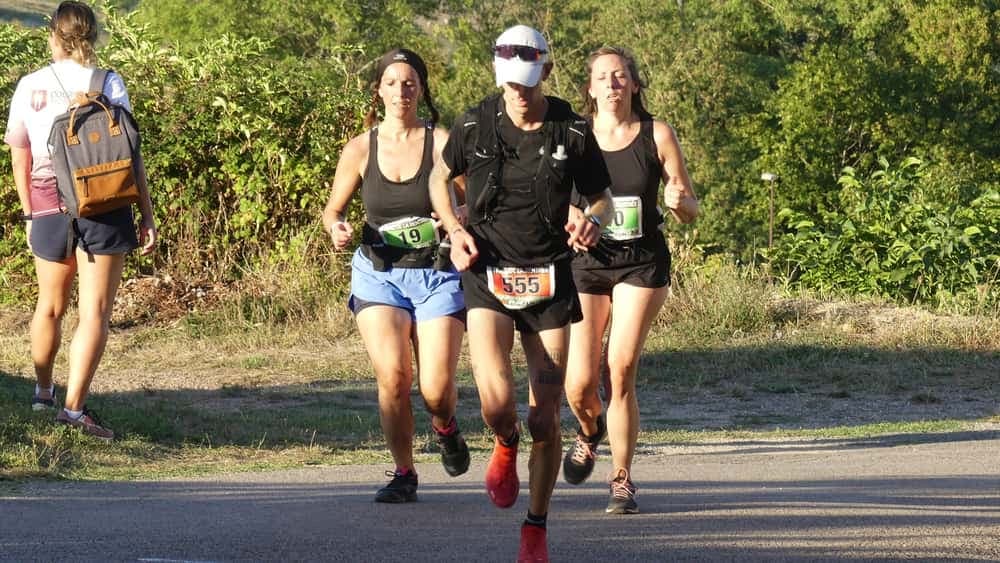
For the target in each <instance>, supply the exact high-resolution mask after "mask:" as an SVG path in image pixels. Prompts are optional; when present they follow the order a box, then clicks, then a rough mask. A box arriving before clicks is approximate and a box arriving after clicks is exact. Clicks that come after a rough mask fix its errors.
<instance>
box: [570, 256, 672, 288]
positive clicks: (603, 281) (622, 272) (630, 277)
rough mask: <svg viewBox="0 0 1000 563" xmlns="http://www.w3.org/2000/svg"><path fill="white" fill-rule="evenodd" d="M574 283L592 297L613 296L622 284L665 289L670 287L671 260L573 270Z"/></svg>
mask: <svg viewBox="0 0 1000 563" xmlns="http://www.w3.org/2000/svg"><path fill="white" fill-rule="evenodd" d="M573 281H574V283H576V289H577V291H579V292H580V293H587V294H590V295H611V292H612V290H613V289H614V287H615V286H616V285H618V284H620V283H627V284H629V285H634V286H636V287H650V288H654V287H663V286H667V285H670V260H669V258H668V259H667V261H666V262H650V263H647V264H636V265H633V266H615V267H610V268H594V269H584V268H573Z"/></svg>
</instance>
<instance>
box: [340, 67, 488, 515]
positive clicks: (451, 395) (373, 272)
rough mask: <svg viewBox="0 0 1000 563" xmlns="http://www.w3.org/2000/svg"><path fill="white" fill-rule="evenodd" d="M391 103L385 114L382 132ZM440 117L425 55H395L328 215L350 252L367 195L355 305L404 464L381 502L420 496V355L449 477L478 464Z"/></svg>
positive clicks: (393, 447)
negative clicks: (441, 195) (463, 391)
mask: <svg viewBox="0 0 1000 563" xmlns="http://www.w3.org/2000/svg"><path fill="white" fill-rule="evenodd" d="M420 100H424V101H425V102H426V103H427V106H428V109H429V110H430V113H431V121H430V122H428V123H425V122H424V121H422V120H421V119H420V118H419V117H418V116H417V106H418V103H419V102H420ZM379 102H381V106H382V108H383V110H384V117H383V119H382V120H381V122H380V123H378V125H377V126H374V127H373V125H375V123H376V119H375V117H376V113H377V109H378V107H379ZM437 118H438V113H437V110H436V109H435V108H434V104H433V102H432V100H431V96H430V89H429V86H428V83H427V69H426V66H425V65H424V62H423V61H422V60H421V59H420V57H419V56H418V55H417V54H416V53H414V52H412V51H409V50H406V49H395V50H393V51H390V52H388V53H386V54H385V55H383V56H382V58H381V59H380V61H379V64H378V66H377V67H376V70H375V76H374V80H373V82H372V110H371V111H370V112H369V115H368V117H367V118H366V120H365V125H366V126H367V127H371V130H370V131H369V132H365V133H362V134H361V135H358V136H356V137H354V138H353V139H351V140H350V141H349V142H348V143H347V144H346V145H345V146H344V149H343V151H342V152H341V155H340V160H339V161H338V162H337V172H336V175H335V176H334V180H333V190H332V193H331V195H330V200H329V201H328V202H327V205H326V209H325V210H324V211H323V224H324V226H325V227H326V229H327V231H328V232H329V233H330V236H331V238H332V239H333V245H334V247H335V248H336V249H337V250H343V249H344V248H346V247H347V245H349V244H350V243H351V240H352V237H353V232H354V229H353V227H352V226H351V224H350V223H348V222H347V221H346V220H345V217H346V215H345V212H346V209H347V207H348V204H349V203H350V200H351V197H352V195H353V194H354V192H355V190H357V189H358V188H359V187H360V188H361V197H362V201H363V203H364V208H365V214H366V220H365V223H364V225H363V227H362V236H361V245H360V247H359V248H358V250H357V251H356V252H355V254H354V257H353V260H352V261H351V297H350V299H349V306H350V308H351V310H352V311H353V312H354V314H355V319H356V321H357V323H358V332H360V333H361V338H362V339H363V340H364V342H365V347H366V348H367V350H368V355H369V357H370V359H371V361H372V366H373V367H374V371H375V378H376V380H377V382H378V400H379V415H380V419H381V425H382V431H383V433H384V434H385V440H386V444H387V446H388V448H389V451H390V452H391V453H392V457H393V461H394V462H395V464H396V467H395V470H394V471H391V472H387V475H388V476H390V477H391V480H390V481H389V483H388V484H387V485H386V486H385V487H382V488H381V489H379V490H378V492H377V493H376V494H375V501H376V502H389V503H400V502H411V501H415V500H417V473H416V469H415V467H414V462H413V434H414V418H413V408H412V405H411V404H410V388H411V387H412V386H413V374H414V370H413V365H412V363H411V358H412V357H414V356H416V358H417V364H418V366H417V373H418V374H419V378H420V392H421V394H422V395H423V399H424V404H425V406H426V408H427V410H428V412H429V413H430V415H431V427H432V429H433V430H434V432H435V434H436V435H437V438H438V442H439V444H440V447H441V461H442V463H443V464H444V467H445V470H446V471H447V472H448V473H449V474H450V475H452V476H455V475H460V474H462V473H464V472H465V471H466V470H467V469H468V467H469V450H468V447H467V446H466V444H465V441H464V439H463V438H462V435H461V433H460V432H459V430H458V424H457V422H456V420H455V407H456V401H457V397H458V394H457V391H456V388H455V370H456V367H457V364H458V353H459V349H460V347H461V344H462V335H463V334H464V332H465V324H464V310H465V305H464V302H463V300H462V290H461V287H460V285H459V279H460V278H459V275H458V274H457V272H455V271H454V269H453V268H450V266H448V267H442V266H441V265H440V264H438V267H437V268H435V267H434V266H435V258H436V257H437V256H438V247H439V244H438V241H439V239H440V234H439V232H438V225H437V221H436V220H435V218H434V217H433V216H432V213H431V210H432V209H431V204H430V197H429V191H428V186H427V180H428V175H429V174H430V170H431V168H432V167H433V164H434V162H435V161H437V160H439V159H440V158H441V148H442V147H443V146H444V144H445V142H446V141H447V139H448V134H447V132H446V131H445V130H444V129H438V128H436V127H435V126H434V122H436V121H437Z"/></svg>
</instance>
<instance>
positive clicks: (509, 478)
mask: <svg viewBox="0 0 1000 563" xmlns="http://www.w3.org/2000/svg"><path fill="white" fill-rule="evenodd" d="M517 442H518V440H517V439H515V440H514V443H513V444H512V445H510V446H505V445H503V442H501V441H500V438H494V445H493V455H491V456H490V464H489V465H488V466H487V467H486V494H488V495H489V496H490V500H491V501H493V504H495V505H497V506H499V507H500V508H510V507H511V506H513V505H514V501H516V500H517V493H518V491H519V489H520V488H521V481H519V480H518V478H517Z"/></svg>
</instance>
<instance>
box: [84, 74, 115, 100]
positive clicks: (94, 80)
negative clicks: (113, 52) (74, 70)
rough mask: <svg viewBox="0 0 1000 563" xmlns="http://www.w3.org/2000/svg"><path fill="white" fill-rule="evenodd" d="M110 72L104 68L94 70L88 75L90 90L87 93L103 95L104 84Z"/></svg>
mask: <svg viewBox="0 0 1000 563" xmlns="http://www.w3.org/2000/svg"><path fill="white" fill-rule="evenodd" d="M109 74H111V71H110V70H108V69H106V68H95V69H94V73H93V74H92V75H90V88H89V89H88V90H87V93H88V94H89V93H91V92H97V93H98V94H104V84H105V83H106V82H107V81H108V75H109Z"/></svg>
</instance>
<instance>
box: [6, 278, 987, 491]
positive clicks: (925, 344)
mask: <svg viewBox="0 0 1000 563" xmlns="http://www.w3.org/2000/svg"><path fill="white" fill-rule="evenodd" d="M343 276H344V272H343V271H342V270H335V271H332V272H323V273H319V274H317V273H308V272H307V273H304V274H302V275H299V276H297V277H296V276H295V275H294V273H293V272H290V271H288V270H284V269H275V270H273V271H271V272H269V273H265V274H261V275H257V276H254V277H253V278H252V279H253V281H252V283H251V282H245V284H244V285H243V286H241V287H239V288H236V287H230V288H227V287H224V286H215V285H211V284H197V283H187V284H182V283H180V282H177V281H176V280H171V279H167V278H164V279H160V280H158V281H157V280H153V279H145V280H140V281H137V282H132V283H130V284H128V285H127V286H126V287H125V288H123V290H122V293H121V295H120V300H119V302H118V303H117V309H116V311H115V327H114V328H113V331H112V335H111V338H110V339H109V343H108V349H107V353H106V356H105V360H104V361H103V362H102V364H101V368H100V371H99V373H98V376H97V378H96V379H95V382H94V386H93V391H94V392H95V397H94V404H95V405H97V406H98V407H100V409H101V412H102V414H104V415H105V417H106V418H107V419H108V420H109V423H110V424H111V425H112V427H114V428H116V429H117V430H119V431H120V433H121V434H122V436H123V439H122V440H120V441H118V442H116V443H115V445H114V446H112V447H111V448H107V447H104V446H100V445H94V444H89V443H88V442H87V441H86V440H81V439H80V438H79V437H78V436H76V437H74V436H73V435H71V434H72V433H69V434H67V433H65V432H62V431H55V430H53V429H52V427H51V425H50V424H49V423H48V420H47V419H46V418H44V417H43V418H39V417H37V416H34V415H32V414H31V413H30V411H28V409H27V407H26V404H25V402H24V399H25V398H26V397H27V396H28V395H29V394H30V388H31V387H30V385H31V378H30V375H29V374H30V371H31V370H30V362H29V357H28V353H27V350H28V345H29V343H28V324H29V317H30V312H29V311H28V310H26V309H19V310H11V309H8V310H5V311H0V366H3V367H2V368H0V369H2V373H0V408H3V409H4V410H5V412H9V413H13V416H12V418H11V419H10V421H8V422H3V423H0V465H4V464H6V466H7V467H5V468H4V469H3V470H2V471H0V475H4V474H5V475H7V476H8V477H12V476H18V475H21V476H24V475H41V476H46V475H61V476H68V477H89V478H94V477H100V478H141V477H150V476H157V475H165V474H174V473H177V472H181V473H195V472H209V471H221V470H234V469H254V468H260V467H288V466H296V465H302V464H311V463H339V462H378V463H381V462H384V461H386V460H387V459H388V458H387V454H386V452H385V449H384V445H383V444H382V441H381V432H380V430H379V427H378V419H377V411H376V408H375V404H376V396H375V387H374V381H373V378H372V376H371V373H370V366H369V362H368V359H367V353H366V351H365V349H364V347H363V346H362V344H361V342H360V340H359V338H358V337H357V334H356V332H355V328H354V323H353V320H352V319H351V317H350V315H349V313H348V312H347V310H346V308H345V307H344V305H343V299H344V298H343V296H342V295H340V294H338V293H337V291H336V290H335V289H334V287H336V286H337V284H340V283H342V282H343ZM684 281H685V285H684V287H678V288H677V290H676V294H675V295H674V297H673V298H672V299H670V300H669V301H668V304H667V306H666V307H664V309H663V311H662V312H661V315H660V316H659V319H658V321H657V324H656V326H655V327H654V330H653V333H652V334H651V336H650V339H649V341H648V344H647V349H646V352H645V354H644V356H643V359H642V364H641V368H640V375H639V390H640V392H639V399H640V406H641V410H642V413H643V415H642V416H643V429H644V434H643V436H644V437H641V438H640V441H641V442H649V440H653V441H655V442H661V441H662V440H664V439H665V438H664V436H673V438H671V439H676V440H678V441H684V442H687V441H691V440H692V439H697V437H698V436H702V437H703V438H705V439H712V438H713V437H719V436H732V435H742V434H740V433H743V432H755V433H759V432H773V431H776V430H777V429H781V430H782V432H784V433H788V432H792V433H795V432H802V433H806V435H809V434H808V433H809V432H824V431H825V430H824V429H831V428H833V429H842V428H848V429H849V428H852V427H853V428H862V429H865V430H864V432H870V431H871V430H868V429H871V428H876V429H877V428H891V429H892V431H893V432H901V431H906V428H911V431H912V432H924V431H926V429H927V428H965V429H974V428H978V426H977V425H983V424H985V425H987V426H989V427H990V428H993V427H995V426H996V424H997V417H998V416H1000V381H998V378H997V373H1000V321H998V319H997V318H996V317H969V316H954V315H942V314H935V313H933V312H929V311H925V310H920V309H915V308H897V307H893V306H890V305H887V304H884V303H876V302H861V301H858V302H849V301H838V302H831V301H822V300H818V299H812V298H807V297H794V298H790V297H782V296H780V295H779V294H777V293H776V291H775V290H774V289H773V288H771V287H770V286H768V285H767V284H766V283H763V282H761V281H759V280H755V279H753V278H752V277H747V276H743V275H740V274H739V273H738V272H736V271H734V270H727V269H725V268H719V269H716V270H706V271H701V272H695V273H693V274H689V275H688V276H687V277H686V278H685V280H684ZM340 287H343V286H342V285H341V286H340ZM74 320H75V319H74V318H73V313H72V312H71V313H70V314H69V315H68V318H67V319H66V326H67V331H66V334H65V335H64V336H65V339H66V340H68V338H69V337H70V335H71V330H69V327H71V326H72V325H73V324H74ZM66 348H67V346H65V345H64V346H63V352H61V353H60V356H59V357H58V358H57V374H59V375H58V376H57V382H58V383H60V384H62V383H64V377H65V376H64V374H65V369H66V367H65V366H66V364H65V350H66ZM515 366H516V367H515V369H516V370H517V371H518V377H519V378H523V358H522V357H520V356H518V357H517V358H515ZM459 384H460V400H459V407H460V412H459V419H460V422H461V424H462V425H463V427H464V428H466V429H467V430H468V431H469V434H470V441H471V443H472V444H473V447H474V449H477V450H479V451H480V452H481V451H483V450H485V449H486V448H487V446H488V437H487V435H486V434H485V432H484V431H483V427H482V423H481V421H480V420H479V416H478V407H479V404H478V398H477V394H476V391H475V388H474V385H473V383H472V378H471V376H470V374H469V365H468V361H467V358H464V357H463V360H462V361H461V364H460V375H459ZM521 393H522V395H524V394H525V393H526V391H525V389H524V385H523V384H522V385H521ZM522 398H523V397H522ZM413 399H414V404H415V407H416V411H417V416H418V428H419V429H425V428H426V426H427V420H426V414H425V413H423V412H422V409H421V408H420V400H419V396H418V395H416V394H415V395H414V397H413ZM523 403H524V401H522V405H523ZM522 410H523V407H522ZM522 414H523V412H522ZM933 421H940V422H933ZM929 423H930V424H931V426H928V424H929ZM564 427H565V429H566V431H567V433H569V432H571V431H572V428H573V427H574V423H573V421H572V419H571V418H570V415H569V412H568V409H564ZM421 431H422V430H421ZM836 432H841V433H844V434H845V435H850V433H851V430H836ZM734 433H735V434H734ZM782 435H784V434H782ZM693 437H694V438H693ZM418 441H419V444H418V448H419V449H420V451H421V452H423V454H424V455H425V456H426V455H429V454H430V453H432V452H433V448H432V447H431V440H430V439H429V438H428V437H427V436H426V435H425V434H421V436H419V440H418Z"/></svg>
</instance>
